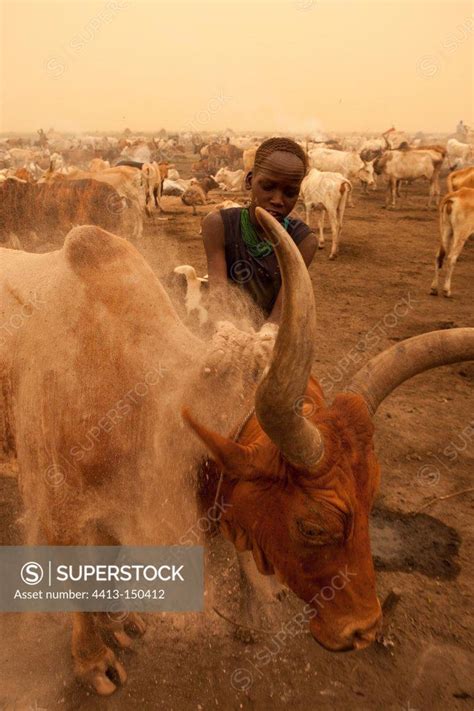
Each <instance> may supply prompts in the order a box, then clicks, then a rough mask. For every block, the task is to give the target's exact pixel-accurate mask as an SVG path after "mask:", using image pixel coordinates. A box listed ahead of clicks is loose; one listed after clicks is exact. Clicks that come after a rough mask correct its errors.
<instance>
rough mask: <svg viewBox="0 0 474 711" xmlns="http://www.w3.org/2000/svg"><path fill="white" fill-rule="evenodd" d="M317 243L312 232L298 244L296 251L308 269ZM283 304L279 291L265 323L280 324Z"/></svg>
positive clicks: (281, 294)
mask: <svg viewBox="0 0 474 711" xmlns="http://www.w3.org/2000/svg"><path fill="white" fill-rule="evenodd" d="M316 248H317V241H316V235H315V233H314V232H310V233H309V234H308V235H307V236H306V237H305V238H304V240H303V241H302V242H300V243H299V245H298V249H299V250H300V252H301V256H302V257H303V259H304V263H305V264H306V266H307V267H308V268H309V265H310V264H311V262H312V261H313V259H314V255H315V253H316ZM282 302H283V292H282V290H281V289H280V291H279V293H278V296H277V298H276V301H275V303H274V304H273V309H272V312H271V314H270V316H269V317H268V318H267V320H266V322H265V323H277V324H278V323H280V316H281V307H282Z"/></svg>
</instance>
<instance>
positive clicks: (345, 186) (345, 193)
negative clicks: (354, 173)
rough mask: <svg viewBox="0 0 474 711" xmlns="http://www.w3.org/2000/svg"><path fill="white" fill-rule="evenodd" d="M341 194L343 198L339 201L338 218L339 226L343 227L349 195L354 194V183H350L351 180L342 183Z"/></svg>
mask: <svg viewBox="0 0 474 711" xmlns="http://www.w3.org/2000/svg"><path fill="white" fill-rule="evenodd" d="M339 192H340V193H341V197H340V199H339V204H338V206H337V218H338V222H339V224H340V225H342V219H343V217H344V212H345V210H346V204H347V200H348V197H349V195H350V194H351V192H352V183H350V182H349V180H344V182H343V183H341V186H340V188H339Z"/></svg>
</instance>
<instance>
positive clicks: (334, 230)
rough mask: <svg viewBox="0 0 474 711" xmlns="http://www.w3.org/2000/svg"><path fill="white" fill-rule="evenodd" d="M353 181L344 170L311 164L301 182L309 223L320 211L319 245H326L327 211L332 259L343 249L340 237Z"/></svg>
mask: <svg viewBox="0 0 474 711" xmlns="http://www.w3.org/2000/svg"><path fill="white" fill-rule="evenodd" d="M351 190H352V185H351V183H350V181H349V180H347V178H345V177H344V176H343V175H341V173H331V172H325V171H321V170H318V169H317V168H311V170H310V171H309V173H308V174H307V176H306V177H305V179H304V180H303V182H302V184H301V190H300V197H301V199H302V200H303V202H304V206H305V211H306V223H307V224H308V225H311V222H312V220H311V218H312V214H313V212H314V211H315V210H317V211H318V223H319V241H318V244H319V248H320V249H322V248H323V246H324V217H325V214H326V213H327V215H328V218H329V224H330V227H331V234H332V246H331V253H330V255H329V259H334V257H336V256H337V254H338V251H339V240H340V236H341V230H342V222H343V219H344V211H345V209H346V203H347V198H348V197H349V196H350V193H351Z"/></svg>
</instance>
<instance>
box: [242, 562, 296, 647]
mask: <svg viewBox="0 0 474 711" xmlns="http://www.w3.org/2000/svg"><path fill="white" fill-rule="evenodd" d="M238 560H239V566H240V581H241V585H240V590H241V599H240V614H241V622H242V630H241V631H239V633H238V636H239V637H240V638H241V639H242V641H250V640H252V638H253V635H252V634H251V631H252V629H253V630H258V629H262V628H267V627H268V626H269V625H271V624H276V622H277V619H278V612H277V610H275V603H277V602H278V601H280V600H282V599H283V597H284V595H285V588H284V587H283V586H281V585H280V584H279V583H278V582H277V581H276V579H275V576H274V575H271V576H269V575H262V574H261V573H259V572H258V570H257V566H256V565H255V561H254V559H253V555H252V553H251V552H250V551H246V552H244V553H238ZM246 626H247V627H249V628H252V629H248V630H246V629H245V627H246Z"/></svg>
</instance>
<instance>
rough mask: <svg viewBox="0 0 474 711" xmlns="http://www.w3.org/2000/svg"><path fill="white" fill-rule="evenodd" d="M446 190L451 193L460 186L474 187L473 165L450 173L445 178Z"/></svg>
mask: <svg viewBox="0 0 474 711" xmlns="http://www.w3.org/2000/svg"><path fill="white" fill-rule="evenodd" d="M446 184H447V186H448V192H450V193H452V192H454V191H455V190H460V189H461V188H474V166H471V167H470V168H461V170H455V171H454V173H450V174H449V175H448V177H447V179H446Z"/></svg>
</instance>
